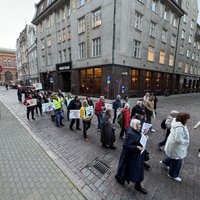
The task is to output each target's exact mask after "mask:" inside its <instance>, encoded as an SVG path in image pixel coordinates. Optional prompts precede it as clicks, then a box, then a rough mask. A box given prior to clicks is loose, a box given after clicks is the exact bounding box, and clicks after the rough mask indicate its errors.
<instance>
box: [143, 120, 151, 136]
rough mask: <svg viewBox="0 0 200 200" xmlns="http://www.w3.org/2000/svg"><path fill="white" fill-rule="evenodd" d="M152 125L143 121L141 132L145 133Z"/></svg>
mask: <svg viewBox="0 0 200 200" xmlns="http://www.w3.org/2000/svg"><path fill="white" fill-rule="evenodd" d="M151 127H152V124H149V123H146V122H144V123H143V125H142V131H141V134H144V135H145V134H147V132H148V131H149V129H150V128H151Z"/></svg>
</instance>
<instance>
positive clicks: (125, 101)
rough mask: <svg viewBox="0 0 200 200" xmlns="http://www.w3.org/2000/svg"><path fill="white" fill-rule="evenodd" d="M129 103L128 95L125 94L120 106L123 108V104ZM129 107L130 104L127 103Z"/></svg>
mask: <svg viewBox="0 0 200 200" xmlns="http://www.w3.org/2000/svg"><path fill="white" fill-rule="evenodd" d="M126 103H127V104H129V98H128V96H125V97H124V99H123V102H122V104H121V107H122V108H123V107H124V106H125V104H126ZM129 107H130V104H129Z"/></svg>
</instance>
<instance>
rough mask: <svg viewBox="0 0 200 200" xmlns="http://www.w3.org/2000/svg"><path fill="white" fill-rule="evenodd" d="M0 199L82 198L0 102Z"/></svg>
mask: <svg viewBox="0 0 200 200" xmlns="http://www.w3.org/2000/svg"><path fill="white" fill-rule="evenodd" d="M0 112H1V118H0V200H62V199H63V200H84V199H85V198H84V196H83V195H82V194H81V193H80V192H79V191H78V190H77V189H76V187H75V186H74V185H73V184H72V182H71V181H70V180H69V179H68V178H67V177H66V176H65V175H64V174H63V173H62V172H61V170H60V169H59V168H58V167H57V165H56V164H55V163H54V162H53V161H52V160H51V159H50V157H49V156H48V155H47V154H46V153H45V152H44V150H43V149H42V148H41V147H40V146H39V145H38V144H37V143H36V142H35V140H34V139H33V138H32V137H31V136H30V135H29V133H28V132H27V130H26V129H25V128H24V127H23V126H22V125H21V123H20V122H19V121H18V120H17V119H16V118H15V117H14V116H13V115H12V114H11V112H10V111H9V110H8V109H7V108H6V107H5V106H4V105H3V104H2V102H1V101H0Z"/></svg>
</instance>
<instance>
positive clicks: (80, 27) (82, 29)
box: [78, 17, 85, 33]
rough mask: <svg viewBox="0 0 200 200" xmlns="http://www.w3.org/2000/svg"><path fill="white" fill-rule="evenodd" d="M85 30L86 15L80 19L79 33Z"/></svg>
mask: <svg viewBox="0 0 200 200" xmlns="http://www.w3.org/2000/svg"><path fill="white" fill-rule="evenodd" d="M83 32H85V17H82V18H80V19H79V20H78V33H83Z"/></svg>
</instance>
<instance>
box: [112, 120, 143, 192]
mask: <svg viewBox="0 0 200 200" xmlns="http://www.w3.org/2000/svg"><path fill="white" fill-rule="evenodd" d="M140 130H141V122H140V120H138V119H132V120H131V123H130V127H129V128H128V130H127V137H126V138H125V141H124V144H123V150H122V153H121V156H120V160H119V165H118V170H117V174H116V175H115V179H116V180H117V182H118V183H119V184H121V185H124V183H125V181H126V182H127V183H128V184H129V183H130V182H133V183H135V189H136V190H137V191H139V192H140V193H142V194H147V191H146V190H145V189H144V188H143V187H142V185H141V182H142V181H143V180H144V150H145V146H146V139H145V140H144V137H146V136H144V135H142V134H141V133H140Z"/></svg>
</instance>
